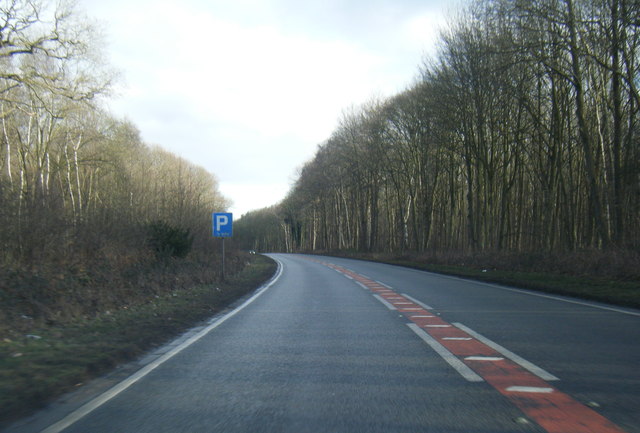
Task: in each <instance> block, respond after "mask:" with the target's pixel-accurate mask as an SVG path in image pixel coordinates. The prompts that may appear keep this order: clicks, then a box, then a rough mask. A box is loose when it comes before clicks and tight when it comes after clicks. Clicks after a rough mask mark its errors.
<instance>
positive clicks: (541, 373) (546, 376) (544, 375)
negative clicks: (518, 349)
mask: <svg viewBox="0 0 640 433" xmlns="http://www.w3.org/2000/svg"><path fill="white" fill-rule="evenodd" d="M453 325H454V326H455V327H456V328H459V329H461V330H463V331H464V332H466V333H467V334H469V335H471V336H472V337H473V338H475V339H476V340H478V341H480V342H482V343H484V344H486V345H487V346H489V347H490V348H492V349H493V350H495V351H496V352H499V353H500V354H502V355H504V356H505V357H507V358H509V359H510V360H512V361H513V362H515V363H516V364H518V365H519V366H520V367H522V368H524V369H525V370H528V371H529V372H531V373H533V374H535V375H536V376H538V377H539V378H540V379H543V380H547V381H551V380H560V379H559V378H557V377H556V376H554V375H553V374H551V373H549V372H548V371H546V370H544V369H542V368H540V367H538V366H537V365H535V364H533V363H532V362H529V361H527V360H526V359H524V358H522V357H520V356H519V355H516V354H515V353H513V352H511V351H510V350H509V349H506V348H504V347H502V346H500V345H499V344H498V343H495V342H493V341H491V340H489V339H488V338H487V337H484V336H482V335H480V334H478V333H477V332H476V331H474V330H473V329H471V328H469V327H467V326H464V325H463V324H462V323H453Z"/></svg>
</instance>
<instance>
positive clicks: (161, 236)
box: [147, 221, 193, 258]
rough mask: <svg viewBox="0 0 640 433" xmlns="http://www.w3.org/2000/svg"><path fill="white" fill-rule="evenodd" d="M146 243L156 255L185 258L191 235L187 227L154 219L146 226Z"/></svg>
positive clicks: (191, 240) (190, 243) (189, 248)
mask: <svg viewBox="0 0 640 433" xmlns="http://www.w3.org/2000/svg"><path fill="white" fill-rule="evenodd" d="M147 232H148V243H149V245H150V246H151V248H153V250H154V251H155V252H156V254H157V255H158V257H163V258H165V257H179V258H185V257H186V256H187V255H188V254H189V251H191V245H192V244H193V236H192V235H191V233H190V230H189V229H182V228H180V227H174V226H172V225H170V224H168V223H166V222H164V221H154V222H152V223H149V224H148V226H147Z"/></svg>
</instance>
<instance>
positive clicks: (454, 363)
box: [407, 323, 484, 382]
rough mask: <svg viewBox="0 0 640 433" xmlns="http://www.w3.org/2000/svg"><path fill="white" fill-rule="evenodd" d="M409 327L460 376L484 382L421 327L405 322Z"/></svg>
mask: <svg viewBox="0 0 640 433" xmlns="http://www.w3.org/2000/svg"><path fill="white" fill-rule="evenodd" d="M407 326H408V327H409V329H411V330H412V331H413V332H415V334H416V335H417V336H418V337H420V338H421V339H422V341H424V342H425V343H427V344H428V345H429V346H430V347H431V348H432V349H433V350H435V352H436V353H437V354H438V355H440V357H442V359H444V360H445V361H446V362H447V364H449V365H450V366H451V367H453V368H454V369H455V370H456V371H457V372H458V373H460V375H461V376H462V377H464V378H465V379H467V380H468V381H469V382H484V379H483V378H482V377H480V376H479V375H478V374H477V373H475V372H474V371H473V370H471V369H470V368H469V367H468V366H467V365H466V364H465V363H464V362H462V361H460V359H458V357H457V356H455V355H454V354H453V353H451V352H449V350H448V349H447V348H446V347H444V346H443V345H442V344H440V343H438V342H437V341H436V339H435V338H433V337H432V336H431V335H429V334H428V333H427V332H425V331H424V330H423V329H422V328H420V327H419V326H418V325H416V324H415V323H407Z"/></svg>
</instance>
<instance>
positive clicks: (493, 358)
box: [464, 356, 504, 361]
mask: <svg viewBox="0 0 640 433" xmlns="http://www.w3.org/2000/svg"><path fill="white" fill-rule="evenodd" d="M464 360H465V361H504V358H501V357H499V356H467V357H466V358H465V359H464Z"/></svg>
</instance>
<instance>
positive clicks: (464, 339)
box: [311, 259, 624, 433]
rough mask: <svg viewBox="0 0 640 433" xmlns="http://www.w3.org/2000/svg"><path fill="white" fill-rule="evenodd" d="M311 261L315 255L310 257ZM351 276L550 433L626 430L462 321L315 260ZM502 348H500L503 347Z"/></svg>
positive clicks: (466, 372) (467, 373)
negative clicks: (450, 319)
mask: <svg viewBox="0 0 640 433" xmlns="http://www.w3.org/2000/svg"><path fill="white" fill-rule="evenodd" d="M311 260H313V259H311ZM314 261H316V262H318V263H321V264H323V265H325V266H327V267H329V268H331V269H334V270H335V271H337V272H339V273H341V274H342V275H344V276H345V277H347V278H349V279H352V280H354V281H355V282H356V283H358V284H359V285H360V286H361V287H363V288H364V289H365V290H369V291H371V293H372V294H373V296H374V297H375V298H376V299H378V300H379V301H380V302H381V303H382V304H384V305H385V306H386V307H387V308H389V309H391V310H396V311H397V312H399V313H401V314H402V315H403V316H404V317H406V318H407V319H408V320H409V321H411V322H412V323H410V324H408V326H409V328H411V330H412V331H414V332H415V333H416V335H418V337H420V338H421V339H422V340H423V341H425V342H426V343H427V344H428V345H429V346H431V348H433V349H434V350H435V351H436V352H437V353H438V354H439V355H440V356H442V358H443V359H444V360H445V361H446V362H447V363H449V365H451V367H453V368H454V369H456V370H457V371H458V372H459V373H460V374H461V375H462V376H463V377H464V378H465V379H467V380H468V381H471V382H478V381H483V380H484V381H486V382H487V383H489V384H490V385H491V386H493V387H494V388H495V389H496V390H497V391H498V392H500V393H501V394H502V395H504V396H505V397H507V398H508V399H509V401H511V402H512V403H513V404H515V405H516V406H517V407H518V408H520V410H522V411H523V412H524V413H525V414H527V415H528V416H529V417H530V418H531V419H533V420H534V421H536V422H537V423H538V424H539V425H540V426H541V427H543V428H544V429H545V430H547V431H548V432H549V433H624V431H623V430H622V429H620V428H619V427H618V426H616V425H615V424H613V423H612V422H611V421H609V420H608V419H606V418H605V417H603V416H602V415H600V414H598V413H597V412H595V411H593V410H592V409H590V408H588V407H587V406H585V405H583V404H581V403H579V402H578V401H576V400H575V399H573V398H572V397H571V396H569V395H567V394H565V393H563V392H561V391H559V390H558V389H557V388H555V387H553V386H552V385H550V384H549V381H552V380H558V378H556V377H555V376H553V375H551V374H550V373H548V372H546V371H544V370H543V369H541V368H539V367H537V366H535V365H533V364H531V363H529V362H528V361H526V360H524V359H522V358H520V357H519V356H517V355H516V354H514V353H511V352H509V351H507V350H506V349H504V348H502V347H500V346H498V345H497V344H495V343H493V342H491V341H490V340H488V339H485V338H484V337H482V336H480V335H479V334H477V333H476V332H475V331H473V330H471V329H469V328H467V327H465V326H464V325H462V324H460V323H454V324H452V323H448V322H446V321H445V320H443V319H442V318H440V317H438V316H437V315H436V314H434V313H433V312H432V310H433V309H432V308H431V307H429V306H428V305H426V304H424V303H421V302H418V301H416V300H414V299H412V298H411V297H410V296H407V295H403V294H400V293H397V292H396V291H395V290H393V288H392V287H390V286H388V285H386V284H383V283H381V282H378V281H375V280H372V279H370V278H369V277H367V276H364V275H361V274H358V273H356V272H353V271H351V270H349V269H346V268H344V267H341V266H338V265H335V264H332V263H327V262H323V261H319V260H314ZM501 349H502V350H501Z"/></svg>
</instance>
